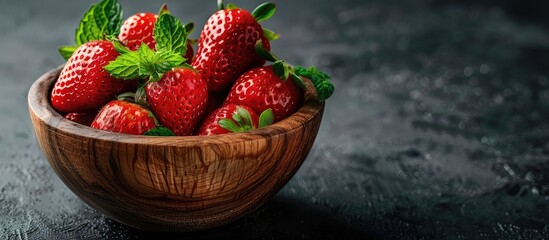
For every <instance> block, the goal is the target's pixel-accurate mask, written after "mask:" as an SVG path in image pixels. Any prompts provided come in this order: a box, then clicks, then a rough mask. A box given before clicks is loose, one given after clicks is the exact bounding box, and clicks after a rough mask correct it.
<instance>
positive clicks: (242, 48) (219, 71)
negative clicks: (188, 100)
mask: <svg viewBox="0 0 549 240" xmlns="http://www.w3.org/2000/svg"><path fill="white" fill-rule="evenodd" d="M221 8H222V4H221ZM275 9H276V7H275V5H274V4H271V3H266V4H262V5H260V6H259V7H258V8H256V10H254V11H253V12H252V14H250V13H249V12H248V11H246V10H244V9H240V8H238V7H236V6H234V5H231V4H229V6H228V8H227V9H221V10H219V11H217V12H216V13H215V14H213V15H212V16H211V17H210V18H209V19H208V21H207V23H206V25H205V26H204V28H203V30H202V33H201V34H200V38H199V40H198V50H197V53H196V56H195V58H194V60H193V61H192V63H191V65H192V66H193V67H194V68H195V69H196V70H198V71H199V72H200V74H201V75H202V77H203V78H204V79H205V80H206V81H207V82H208V88H209V89H210V91H215V92H217V91H222V90H224V89H227V88H228V87H230V85H231V84H232V83H234V81H235V80H236V79H237V78H238V77H239V76H240V75H242V73H244V72H245V71H247V70H249V69H251V68H254V67H259V66H262V65H263V64H265V60H264V59H263V58H261V57H260V56H258V55H257V54H256V52H255V48H254V46H255V44H256V42H257V41H258V40H259V41H261V42H262V44H263V46H265V48H266V49H269V46H270V45H269V39H267V37H266V34H265V33H264V30H263V29H262V28H261V25H260V24H259V23H258V22H260V21H263V20H266V19H268V18H270V17H271V16H272V15H273V14H274V12H275ZM267 32H268V31H267ZM270 35H272V34H270Z"/></svg>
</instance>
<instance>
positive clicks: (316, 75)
mask: <svg viewBox="0 0 549 240" xmlns="http://www.w3.org/2000/svg"><path fill="white" fill-rule="evenodd" d="M295 73H296V74H297V75H298V76H302V77H306V78H309V79H311V82H312V83H313V85H314V86H315V89H316V92H317V94H318V99H319V100H320V101H325V100H326V99H328V98H329V97H330V96H332V94H333V93H334V90H335V88H334V85H333V84H332V81H331V80H330V76H329V75H328V74H326V73H323V72H321V71H319V70H317V69H316V68H315V67H314V66H313V67H309V68H308V69H306V68H304V67H301V66H296V67H295Z"/></svg>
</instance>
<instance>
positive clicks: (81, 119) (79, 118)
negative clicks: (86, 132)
mask: <svg viewBox="0 0 549 240" xmlns="http://www.w3.org/2000/svg"><path fill="white" fill-rule="evenodd" d="M64 117H65V118H66V119H68V120H71V121H73V122H76V123H80V124H82V125H86V126H88V127H89V126H90V125H91V124H92V122H93V119H94V118H95V115H94V114H92V113H67V114H66V115H65V116H64Z"/></svg>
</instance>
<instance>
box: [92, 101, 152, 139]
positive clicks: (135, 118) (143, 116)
mask: <svg viewBox="0 0 549 240" xmlns="http://www.w3.org/2000/svg"><path fill="white" fill-rule="evenodd" d="M91 127H92V128H96V129H100V130H105V131H109V132H117V133H126V134H135V135H143V134H144V133H146V132H147V131H149V130H151V129H154V128H156V127H157V126H156V123H155V119H154V117H153V115H152V113H151V112H150V111H149V110H148V109H146V108H144V107H142V106H141V105H137V104H134V103H130V102H126V101H122V100H113V101H111V102H109V103H107V105H105V106H104V107H103V108H102V109H101V111H99V114H97V117H96V118H95V120H93V123H92V124H91Z"/></svg>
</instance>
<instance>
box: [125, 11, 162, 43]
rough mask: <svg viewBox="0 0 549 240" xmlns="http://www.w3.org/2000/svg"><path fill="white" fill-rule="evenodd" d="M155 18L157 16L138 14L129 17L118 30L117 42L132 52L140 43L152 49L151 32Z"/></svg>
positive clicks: (152, 39)
mask: <svg viewBox="0 0 549 240" xmlns="http://www.w3.org/2000/svg"><path fill="white" fill-rule="evenodd" d="M157 18H158V15H156V14H153V13H138V14H135V15H133V16H131V17H129V18H128V19H127V20H126V21H124V24H123V25H122V28H121V29H120V34H119V35H118V40H120V42H122V43H123V44H124V45H125V46H126V47H128V48H129V49H130V50H132V51H135V50H137V49H138V48H139V47H140V46H141V43H145V44H147V46H149V47H150V48H152V49H154V47H155V46H156V42H155V41H154V38H153V30H154V23H155V22H156V19H157Z"/></svg>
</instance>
